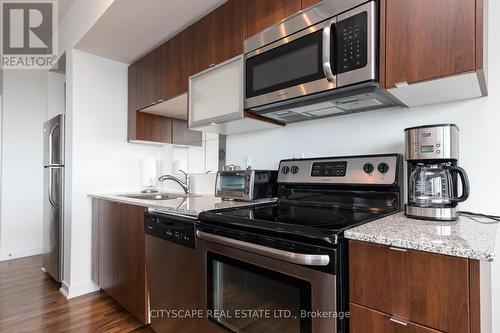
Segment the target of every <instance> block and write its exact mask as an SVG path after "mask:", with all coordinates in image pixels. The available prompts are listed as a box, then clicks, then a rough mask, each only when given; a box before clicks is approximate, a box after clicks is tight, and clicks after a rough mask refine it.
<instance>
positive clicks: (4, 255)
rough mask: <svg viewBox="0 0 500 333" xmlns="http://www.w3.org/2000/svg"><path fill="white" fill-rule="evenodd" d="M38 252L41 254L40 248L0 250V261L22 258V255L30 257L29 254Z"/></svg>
mask: <svg viewBox="0 0 500 333" xmlns="http://www.w3.org/2000/svg"><path fill="white" fill-rule="evenodd" d="M38 254H42V249H41V248H36V249H28V250H21V251H12V252H1V253H0V261H7V260H12V259H18V258H24V257H31V256H36V255H38Z"/></svg>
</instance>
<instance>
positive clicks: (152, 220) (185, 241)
mask: <svg viewBox="0 0 500 333" xmlns="http://www.w3.org/2000/svg"><path fill="white" fill-rule="evenodd" d="M195 225H196V220H195V219H190V218H188V217H179V216H174V215H172V216H170V215H166V214H165V215H164V214H155V213H146V215H145V216H144V232H145V233H146V235H151V236H154V237H158V238H161V239H164V240H166V241H169V242H172V243H177V244H179V245H183V246H186V247H190V248H193V249H194V248H195Z"/></svg>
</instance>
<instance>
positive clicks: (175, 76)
mask: <svg viewBox="0 0 500 333" xmlns="http://www.w3.org/2000/svg"><path fill="white" fill-rule="evenodd" d="M188 55H189V36H188V31H187V30H184V31H182V32H181V33H179V34H177V35H176V36H174V37H173V38H172V39H170V40H168V41H167V42H166V43H165V44H163V46H162V47H161V99H163V100H165V101H166V100H169V99H171V98H174V97H177V96H179V95H181V94H184V93H187V90H188V77H189V58H188Z"/></svg>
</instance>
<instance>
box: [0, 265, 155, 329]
mask: <svg viewBox="0 0 500 333" xmlns="http://www.w3.org/2000/svg"><path fill="white" fill-rule="evenodd" d="M41 261H42V258H41V256H33V257H27V258H22V259H16V260H11V261H4V262H0V332H2V333H3V332H9V333H14V332H51V333H52V332H144V333H145V332H153V330H151V329H150V328H148V327H144V326H143V325H142V324H141V323H140V322H139V321H137V320H136V319H135V318H134V317H133V316H132V315H130V314H129V313H128V312H127V311H125V310H124V309H123V308H122V307H121V306H120V305H119V304H118V303H116V302H115V301H114V300H113V299H112V298H110V297H109V296H108V295H106V293H104V292H100V291H98V292H94V293H92V294H88V295H84V296H80V297H77V298H73V299H71V300H67V299H66V298H65V297H64V296H63V295H62V294H61V293H60V292H59V284H58V283H56V282H55V281H53V280H52V279H51V278H49V277H48V275H47V274H44V273H42V272H41V270H40V266H41Z"/></svg>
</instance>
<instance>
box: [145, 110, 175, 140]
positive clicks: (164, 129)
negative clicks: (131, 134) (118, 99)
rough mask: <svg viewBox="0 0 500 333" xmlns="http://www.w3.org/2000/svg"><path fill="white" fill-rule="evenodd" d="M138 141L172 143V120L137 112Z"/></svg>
mask: <svg viewBox="0 0 500 333" xmlns="http://www.w3.org/2000/svg"><path fill="white" fill-rule="evenodd" d="M136 117H137V118H136V126H137V140H142V141H151V142H161V143H172V118H168V117H162V116H158V115H154V114H150V113H145V112H136Z"/></svg>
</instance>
